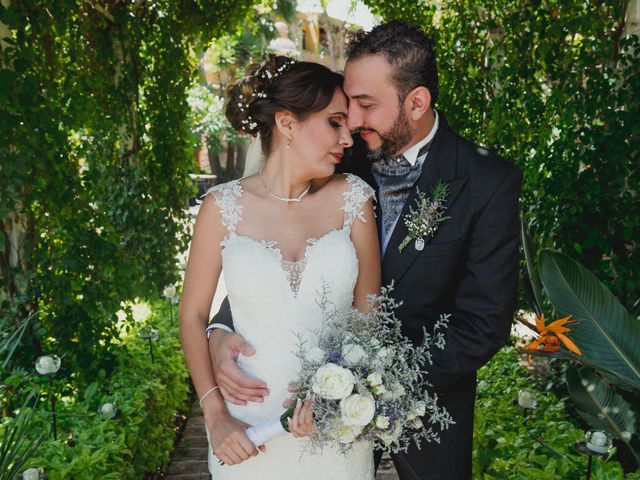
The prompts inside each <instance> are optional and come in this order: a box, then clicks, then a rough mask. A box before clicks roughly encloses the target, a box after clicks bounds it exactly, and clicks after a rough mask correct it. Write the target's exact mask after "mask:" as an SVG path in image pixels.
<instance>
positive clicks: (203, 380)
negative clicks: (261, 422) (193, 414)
mask: <svg viewBox="0 0 640 480" xmlns="http://www.w3.org/2000/svg"><path fill="white" fill-rule="evenodd" d="M225 235H226V229H225V227H224V226H223V224H222V219H221V217H220V213H219V211H218V208H217V206H216V205H215V199H214V198H213V196H211V195H207V197H206V198H205V199H204V201H203V203H202V205H201V207H200V211H199V213H198V218H197V219H196V224H195V227H194V231H193V237H192V239H191V247H190V251H189V261H188V263H187V270H186V273H185V278H184V285H183V287H182V299H181V301H180V313H179V317H180V341H181V342H182V348H183V350H184V356H185V359H186V362H187V367H188V368H189V373H190V374H191V379H192V380H193V385H194V387H195V389H196V393H197V395H198V398H200V399H202V401H201V406H202V410H203V413H204V417H205V421H206V423H207V427H208V429H209V433H210V434H211V444H212V447H213V450H214V452H215V453H216V455H217V456H218V458H220V459H221V460H222V461H224V462H225V463H226V464H229V465H233V464H236V463H240V462H241V461H243V460H246V459H247V458H249V457H250V456H251V455H256V454H257V451H256V449H255V447H254V446H253V444H252V443H251V442H250V441H249V439H248V438H247V437H246V435H245V434H244V430H245V428H246V425H245V424H244V423H243V422H240V421H239V420H236V419H234V418H232V417H231V416H230V415H229V412H228V410H227V407H226V404H225V403H224V400H223V398H222V395H221V394H220V391H219V389H214V390H212V391H211V389H212V388H213V387H215V385H216V382H215V377H214V373H213V368H212V367H211V359H210V357H209V348H208V343H207V337H206V336H205V334H204V327H205V325H206V323H207V320H208V318H209V312H210V309H211V301H212V300H213V295H214V293H215V291H216V287H217V285H218V279H219V278H220V272H221V271H222V257H221V249H222V247H221V246H220V242H221V241H222V239H223V238H224V236H225ZM207 392H208V393H207ZM205 394H206V396H205V398H203V396H204V395H205Z"/></svg>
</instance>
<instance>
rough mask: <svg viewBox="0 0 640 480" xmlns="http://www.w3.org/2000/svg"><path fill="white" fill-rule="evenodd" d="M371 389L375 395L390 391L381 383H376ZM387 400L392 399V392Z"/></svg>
mask: <svg viewBox="0 0 640 480" xmlns="http://www.w3.org/2000/svg"><path fill="white" fill-rule="evenodd" d="M372 390H373V394H374V395H377V396H380V395H382V394H384V393H390V392H387V389H386V387H385V386H384V385H382V384H380V385H376V386H375V387H373V388H372ZM389 400H393V394H391V398H390V399H389ZM387 401H388V400H387Z"/></svg>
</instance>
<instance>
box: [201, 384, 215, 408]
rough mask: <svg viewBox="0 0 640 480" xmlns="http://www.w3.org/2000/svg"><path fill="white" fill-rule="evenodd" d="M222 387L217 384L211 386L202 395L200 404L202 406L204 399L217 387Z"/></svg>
mask: <svg viewBox="0 0 640 480" xmlns="http://www.w3.org/2000/svg"><path fill="white" fill-rule="evenodd" d="M217 388H220V387H219V386H218V385H216V386H215V387H211V388H210V389H209V390H207V391H206V392H205V393H204V395H202V397H200V400H198V403H199V404H200V408H202V401H203V400H204V399H205V398H206V397H207V395H209V394H210V393H211V392H213V391H214V390H215V389H217Z"/></svg>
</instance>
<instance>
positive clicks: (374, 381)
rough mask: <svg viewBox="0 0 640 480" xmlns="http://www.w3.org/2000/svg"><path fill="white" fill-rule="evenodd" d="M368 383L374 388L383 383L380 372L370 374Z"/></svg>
mask: <svg viewBox="0 0 640 480" xmlns="http://www.w3.org/2000/svg"><path fill="white" fill-rule="evenodd" d="M367 383H368V384H369V385H370V386H372V387H375V386H376V385H380V384H381V383H382V373H380V372H373V373H370V374H369V376H368V377H367Z"/></svg>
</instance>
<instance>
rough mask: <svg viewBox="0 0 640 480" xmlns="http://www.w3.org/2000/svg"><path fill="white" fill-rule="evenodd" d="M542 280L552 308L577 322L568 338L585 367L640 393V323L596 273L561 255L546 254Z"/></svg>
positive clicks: (541, 263)
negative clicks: (580, 355) (578, 350)
mask: <svg viewBox="0 0 640 480" xmlns="http://www.w3.org/2000/svg"><path fill="white" fill-rule="evenodd" d="M540 274H541V277H542V282H543V284H544V289H545V291H546V293H547V296H548V297H549V299H550V300H551V303H552V304H553V306H554V307H555V308H556V309H557V310H558V311H559V312H560V313H561V314H562V315H569V314H571V315H573V319H574V320H577V322H576V323H574V324H572V325H570V326H571V332H570V333H569V336H570V338H571V339H572V340H573V341H574V342H575V343H576V344H577V345H578V347H579V348H580V350H581V351H582V353H583V355H584V358H583V360H584V362H585V363H587V364H589V365H591V366H593V367H594V368H596V369H599V370H603V372H604V373H608V374H609V375H608V378H615V379H616V380H617V382H616V383H619V384H621V385H623V386H625V387H626V388H632V389H636V390H640V322H639V321H638V320H637V319H636V318H634V317H633V316H632V315H631V314H630V313H629V312H628V311H627V310H626V309H625V308H624V306H623V305H622V304H621V303H620V302H619V301H618V300H617V299H616V298H615V297H614V295H613V294H612V293H611V292H610V291H609V289H607V287H605V286H604V285H603V284H602V283H601V282H600V281H599V280H598V279H597V278H596V277H595V276H594V275H593V274H592V273H591V272H589V271H588V270H587V269H586V268H584V267H583V266H582V265H580V264H579V263H578V262H576V261H574V260H572V259H571V258H569V257H567V256H566V255H563V254H562V253H559V252H554V251H550V250H545V251H543V252H542V253H541V255H540Z"/></svg>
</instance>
